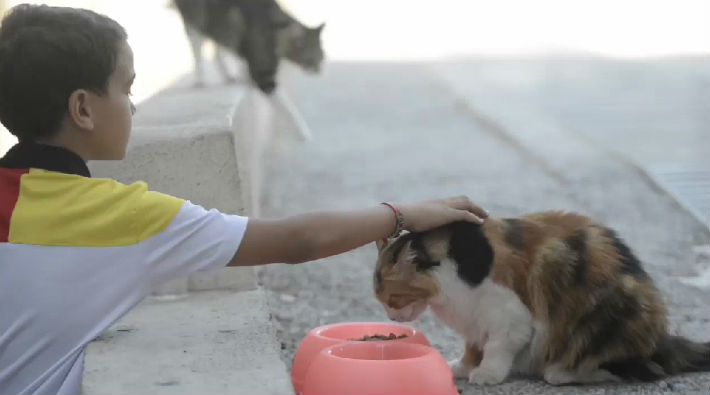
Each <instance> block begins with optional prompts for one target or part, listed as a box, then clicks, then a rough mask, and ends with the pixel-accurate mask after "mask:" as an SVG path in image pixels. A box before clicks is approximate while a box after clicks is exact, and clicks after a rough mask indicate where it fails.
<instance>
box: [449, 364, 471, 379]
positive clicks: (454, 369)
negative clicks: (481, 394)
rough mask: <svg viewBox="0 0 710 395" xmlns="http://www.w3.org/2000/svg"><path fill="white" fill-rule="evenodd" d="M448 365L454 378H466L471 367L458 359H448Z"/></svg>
mask: <svg viewBox="0 0 710 395" xmlns="http://www.w3.org/2000/svg"><path fill="white" fill-rule="evenodd" d="M449 367H450V368H451V373H453V374H454V378H455V379H466V378H468V375H469V374H470V373H471V367H470V366H466V365H465V364H463V363H461V360H460V359H457V360H454V361H449Z"/></svg>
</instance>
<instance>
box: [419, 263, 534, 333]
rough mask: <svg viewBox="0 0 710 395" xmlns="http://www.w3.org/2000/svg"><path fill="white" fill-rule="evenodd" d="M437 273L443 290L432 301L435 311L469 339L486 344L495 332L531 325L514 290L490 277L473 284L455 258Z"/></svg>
mask: <svg viewBox="0 0 710 395" xmlns="http://www.w3.org/2000/svg"><path fill="white" fill-rule="evenodd" d="M435 276H436V279H437V281H438V283H439V286H440V293H439V295H438V296H437V297H436V298H434V299H432V300H431V301H430V307H431V309H432V312H433V313H434V314H435V315H436V317H437V318H438V319H439V320H440V321H442V322H443V323H444V324H446V325H447V326H449V327H451V328H452V329H453V330H455V331H456V332H458V333H460V334H461V335H462V336H464V337H465V338H466V341H467V342H468V343H473V344H477V345H479V346H481V347H482V346H483V345H484V344H485V343H486V341H487V339H488V338H489V336H490V335H491V333H496V332H500V331H502V332H506V331H510V330H511V329H513V330H523V331H528V330H529V329H528V328H531V326H532V317H531V315H530V312H529V311H528V310H527V308H526V307H525V306H524V305H523V304H522V302H521V301H520V299H519V298H518V296H517V295H516V294H515V293H514V292H513V291H512V290H510V289H508V288H505V287H502V286H500V285H498V284H496V283H494V282H493V281H491V280H489V279H486V280H484V281H483V282H481V283H480V284H479V285H478V286H476V287H471V286H470V285H468V284H466V283H465V282H463V281H462V280H461V279H460V278H459V277H458V275H457V274H456V270H455V266H454V264H453V263H451V262H444V264H442V265H441V266H440V267H439V268H437V270H436V272H435Z"/></svg>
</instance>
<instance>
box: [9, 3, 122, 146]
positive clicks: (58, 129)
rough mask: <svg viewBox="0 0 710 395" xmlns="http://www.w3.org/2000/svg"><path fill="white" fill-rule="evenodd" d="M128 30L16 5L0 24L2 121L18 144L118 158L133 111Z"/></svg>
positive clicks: (90, 16) (91, 17) (101, 19)
mask: <svg viewBox="0 0 710 395" xmlns="http://www.w3.org/2000/svg"><path fill="white" fill-rule="evenodd" d="M134 77H135V73H134V71H133V53H132V52H131V49H130V47H129V46H128V43H127V42H126V32H125V30H124V29H123V28H122V27H121V25H119V24H118V23H117V22H115V21H114V20H112V19H110V18H108V17H105V16H102V15H99V14H96V13H94V12H92V11H89V10H83V9H74V8H65V7H48V6H44V5H42V6H36V5H27V4H23V5H19V6H16V7H14V8H13V9H11V10H10V11H9V12H8V14H7V16H5V18H4V19H3V21H2V26H0V121H2V123H3V125H5V127H7V129H8V130H9V131H10V133H12V134H14V135H15V136H17V138H18V139H19V140H20V141H35V142H45V143H52V142H54V143H60V144H61V145H64V146H67V145H68V146H69V147H67V148H73V149H74V150H75V151H76V152H77V153H78V154H80V155H81V156H82V157H83V158H84V159H85V160H89V159H122V158H123V156H124V154H125V149H126V145H127V143H128V136H129V134H130V129H131V117H132V115H133V113H134V112H135V107H134V106H133V103H131V100H130V97H129V96H130V88H131V84H132V82H133V78H134Z"/></svg>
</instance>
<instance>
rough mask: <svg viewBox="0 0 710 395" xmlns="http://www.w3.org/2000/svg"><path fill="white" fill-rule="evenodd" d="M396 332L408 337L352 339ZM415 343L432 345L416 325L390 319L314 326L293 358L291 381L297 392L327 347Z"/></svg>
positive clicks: (398, 334)
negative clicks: (319, 355)
mask: <svg viewBox="0 0 710 395" xmlns="http://www.w3.org/2000/svg"><path fill="white" fill-rule="evenodd" d="M390 333H394V334H395V335H397V336H400V335H407V337H405V338H402V339H396V340H383V341H368V342H362V341H352V340H350V339H358V338H362V337H363V336H365V335H369V336H372V335H377V334H381V335H388V336H389V334H390ZM348 342H354V343H371V344H375V343H413V344H422V345H425V346H429V340H427V338H426V337H425V336H424V334H422V333H421V332H419V331H418V330H416V329H414V328H410V327H408V326H406V325H399V324H390V323H387V322H343V323H339V324H332V325H325V326H320V327H318V328H315V329H312V330H311V331H310V332H308V334H307V335H306V337H305V338H304V339H303V341H302V342H301V345H300V346H298V350H296V355H295V356H294V358H293V366H292V367H291V382H292V383H293V389H294V390H295V391H296V393H300V392H301V390H302V389H303V383H304V380H305V378H306V372H307V371H308V367H309V366H310V364H311V361H312V360H313V358H314V357H315V356H316V355H318V353H319V352H321V351H322V350H323V349H324V348H327V347H330V346H334V345H338V344H343V343H348Z"/></svg>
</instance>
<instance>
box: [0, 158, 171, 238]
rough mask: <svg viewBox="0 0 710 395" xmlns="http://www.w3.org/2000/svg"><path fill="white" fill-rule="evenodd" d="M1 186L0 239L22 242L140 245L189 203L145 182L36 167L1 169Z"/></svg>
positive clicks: (163, 227)
mask: <svg viewBox="0 0 710 395" xmlns="http://www.w3.org/2000/svg"><path fill="white" fill-rule="evenodd" d="M0 185H2V188H1V190H2V191H1V192H0V239H1V238H2V234H3V233H7V235H6V239H5V240H3V241H9V242H11V243H20V244H39V245H62V246H86V247H89V246H94V247H96V246H122V245H130V244H135V243H138V242H140V241H142V240H145V239H147V238H149V237H151V236H152V235H155V234H157V233H159V232H160V231H162V230H163V229H165V227H167V225H168V224H169V223H170V222H171V220H172V219H173V218H174V217H175V215H176V214H177V212H178V211H179V210H180V208H181V207H182V205H183V203H184V201H183V200H182V199H178V198H175V197H172V196H169V195H165V194H161V193H158V192H153V191H149V190H148V186H147V185H146V184H145V183H144V182H136V183H133V184H130V185H126V184H122V183H120V182H118V181H116V180H113V179H107V178H88V177H83V176H80V175H76V174H67V173H61V172H55V171H49V170H42V169H34V168H32V169H8V168H0ZM3 227H5V228H6V229H5V232H3V229H2V228H3Z"/></svg>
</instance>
